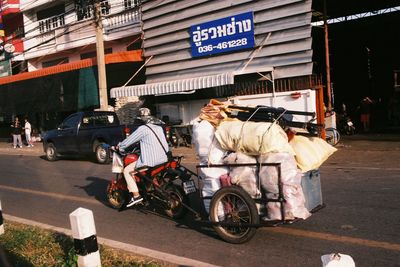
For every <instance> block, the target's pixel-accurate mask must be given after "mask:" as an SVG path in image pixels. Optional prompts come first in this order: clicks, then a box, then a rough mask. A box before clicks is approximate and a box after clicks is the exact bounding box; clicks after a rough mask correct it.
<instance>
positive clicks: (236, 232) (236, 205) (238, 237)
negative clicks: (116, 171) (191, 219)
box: [210, 186, 260, 244]
mask: <svg viewBox="0 0 400 267" xmlns="http://www.w3.org/2000/svg"><path fill="white" fill-rule="evenodd" d="M210 220H211V222H213V223H218V222H220V223H227V224H229V225H214V226H213V227H214V229H215V231H216V232H217V234H218V235H219V236H220V237H221V238H222V239H223V240H225V241H227V242H229V243H233V244H242V243H245V242H247V241H249V240H250V239H251V238H252V237H253V236H254V234H255V233H256V230H257V228H255V227H254V226H246V225H241V224H242V223H243V224H255V225H257V224H259V223H260V217H259V215H258V212H257V207H256V204H255V203H254V200H253V199H252V198H251V197H250V195H249V194H247V193H246V192H245V191H244V190H243V189H241V188H239V187H237V186H229V187H223V188H221V189H220V190H218V191H217V192H216V193H215V195H214V196H213V198H212V199H211V204H210Z"/></svg>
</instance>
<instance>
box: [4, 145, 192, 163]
mask: <svg viewBox="0 0 400 267" xmlns="http://www.w3.org/2000/svg"><path fill="white" fill-rule="evenodd" d="M0 154H6V155H24V156H44V155H45V153H44V151H43V143H42V142H35V143H34V147H27V146H23V147H22V148H13V144H12V143H8V142H4V141H3V142H1V141H0ZM172 154H173V155H174V156H184V158H183V160H182V162H183V163H194V162H197V159H196V155H195V152H194V149H193V148H191V147H177V148H172Z"/></svg>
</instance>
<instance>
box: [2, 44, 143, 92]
mask: <svg viewBox="0 0 400 267" xmlns="http://www.w3.org/2000/svg"><path fill="white" fill-rule="evenodd" d="M141 54H142V51H141V50H132V51H123V52H118V53H113V54H108V55H105V63H106V64H112V63H123V62H140V61H142V60H143V59H142V55H141ZM95 65H97V61H96V58H88V59H83V60H79V61H76V62H71V63H66V64H60V65H57V66H52V67H48V68H43V69H40V70H36V71H31V72H24V73H21V74H16V75H12V76H7V77H2V78H0V85H2V84H8V83H14V82H19V81H23V80H29V79H34V78H39V77H43V76H48V75H53V74H57V73H62V72H67V71H73V70H79V69H83V68H87V67H91V66H95Z"/></svg>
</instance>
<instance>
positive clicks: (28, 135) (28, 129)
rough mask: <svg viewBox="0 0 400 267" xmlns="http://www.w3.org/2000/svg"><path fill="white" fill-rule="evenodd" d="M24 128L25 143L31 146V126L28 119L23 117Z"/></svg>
mask: <svg viewBox="0 0 400 267" xmlns="http://www.w3.org/2000/svg"><path fill="white" fill-rule="evenodd" d="M24 130H25V139H26V144H27V146H28V147H33V144H32V137H31V133H32V126H31V124H30V122H29V120H28V118H25V125H24Z"/></svg>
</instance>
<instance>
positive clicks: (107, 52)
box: [81, 47, 112, 59]
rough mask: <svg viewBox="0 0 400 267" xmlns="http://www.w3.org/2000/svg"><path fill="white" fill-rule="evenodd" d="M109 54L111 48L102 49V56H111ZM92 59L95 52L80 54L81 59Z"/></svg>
mask: <svg viewBox="0 0 400 267" xmlns="http://www.w3.org/2000/svg"><path fill="white" fill-rule="evenodd" d="M111 53H112V48H111V47H110V48H106V49H104V54H111ZM94 57H97V54H96V51H93V52H88V53H83V54H81V59H87V58H94Z"/></svg>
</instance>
